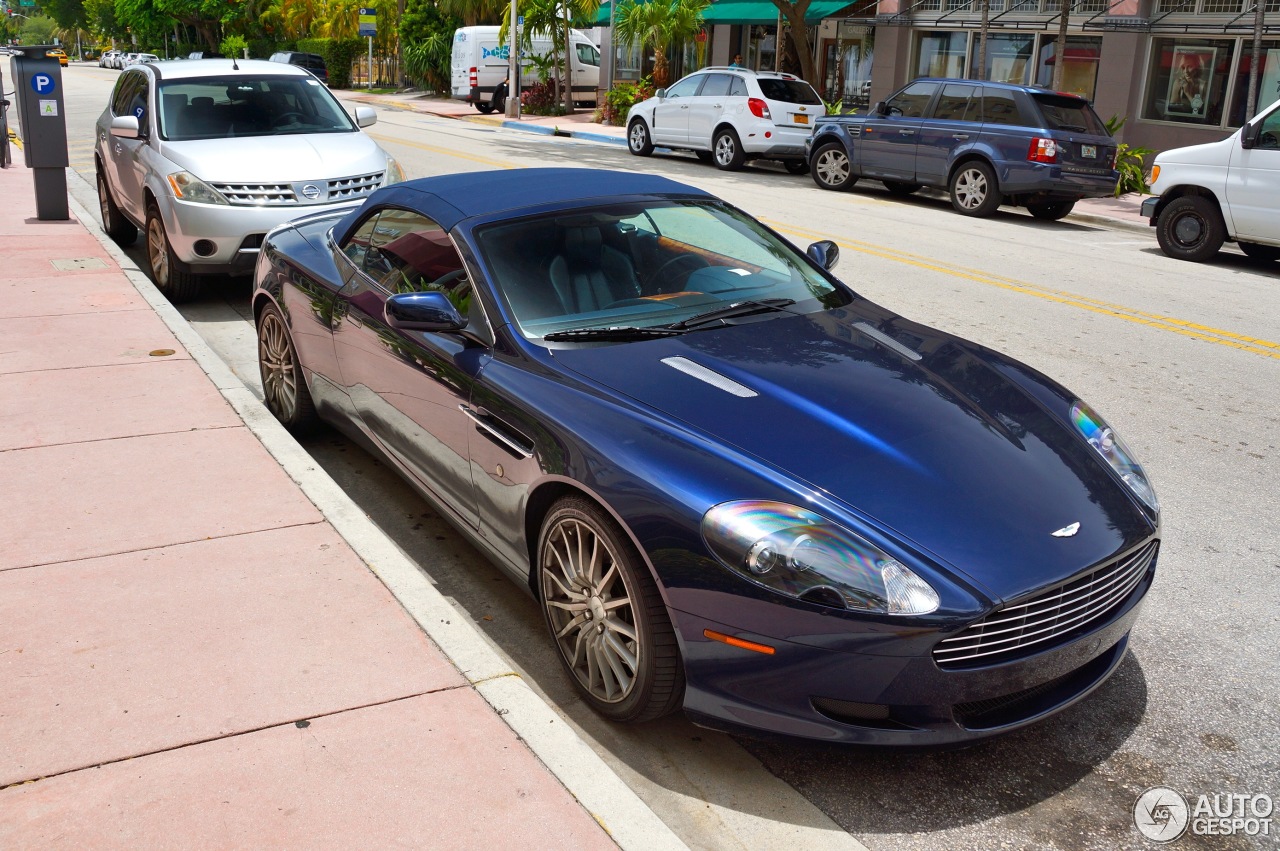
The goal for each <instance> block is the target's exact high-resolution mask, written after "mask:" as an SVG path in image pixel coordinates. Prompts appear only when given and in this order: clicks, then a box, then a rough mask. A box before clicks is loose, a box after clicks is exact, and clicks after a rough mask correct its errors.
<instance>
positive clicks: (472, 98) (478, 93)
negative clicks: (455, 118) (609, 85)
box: [449, 26, 600, 113]
mask: <svg viewBox="0 0 1280 851" xmlns="http://www.w3.org/2000/svg"><path fill="white" fill-rule="evenodd" d="M500 29H501V28H500V27H496V26H489V27H462V28H460V29H458V30H456V31H455V32H454V34H453V56H452V61H451V63H450V81H449V86H450V90H451V94H452V96H453V97H455V98H458V99H459V100H465V101H466V102H467V103H473V104H475V106H476V109H478V110H480V111H481V112H485V113H488V112H493V111H494V110H498V111H502V110H504V109H506V89H505V87H503V86H502V83H503V81H504V80H506V79H507V62H508V60H509V58H510V55H511V54H510V52H509V51H510V48H509V47H508V46H507V45H505V44H502V45H500V44H499V43H498V32H499V30H500ZM533 53H534V54H535V55H537V56H546V55H549V54H550V53H551V37H550V36H544V35H535V36H534V37H533ZM520 59H521V66H522V68H523V71H522V74H521V85H522V86H526V87H527V86H528V85H529V84H530V83H532V82H534V81H536V80H537V75H536V73H535V72H534V71H533V70H532V68H533V66H532V65H531V64H529V63H528V62H527V61H526V59H527V57H525V56H524V55H521V57H520ZM569 59H570V62H571V66H570V71H571V72H572V81H573V99H574V101H575V102H577V103H587V104H594V103H595V102H596V90H597V89H598V87H599V86H600V49H599V48H597V47H596V46H595V45H594V44H592V43H591V39H589V38H587V37H586V36H585V35H584V34H582V33H581V32H579V31H578V30H570V31H569Z"/></svg>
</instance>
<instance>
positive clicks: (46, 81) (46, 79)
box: [31, 74, 55, 95]
mask: <svg viewBox="0 0 1280 851" xmlns="http://www.w3.org/2000/svg"><path fill="white" fill-rule="evenodd" d="M31 88H32V90H34V91H35V93H36V94H38V95H47V94H49V93H50V92H52V91H53V90H54V88H55V86H54V83H53V77H50V76H49V75H48V74H32V75H31Z"/></svg>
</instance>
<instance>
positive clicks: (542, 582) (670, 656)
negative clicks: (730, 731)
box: [537, 497, 684, 721]
mask: <svg viewBox="0 0 1280 851" xmlns="http://www.w3.org/2000/svg"><path fill="white" fill-rule="evenodd" d="M537 571H538V596H539V598H540V599H541V601H542V611H543V615H544V617H545V620H546V623H547V628H548V629H549V630H550V632H551V639H552V641H554V642H555V645H556V648H557V649H558V650H559V651H560V661H561V662H562V663H564V666H565V669H566V670H568V672H569V674H570V675H571V676H572V677H573V679H574V682H575V683H576V684H577V686H578V689H579V690H580V691H581V692H582V694H583V696H584V698H585V699H586V701H587V703H589V704H590V705H591V706H592V707H593V708H594V709H595V710H596V711H597V712H599V713H600V714H601V715H604V716H605V717H607V718H609V719H611V720H614V721H649V720H652V719H654V718H658V717H661V716H663V715H666V714H667V713H669V712H672V711H673V710H675V709H677V708H678V707H679V706H680V703H681V700H682V699H683V696H684V668H683V666H682V665H681V662H680V649H679V645H678V644H677V643H676V636H675V630H674V629H673V628H672V626H671V620H670V618H669V617H668V616H667V609H666V606H665V605H664V604H663V602H662V595H661V594H659V593H658V587H657V585H656V584H655V583H654V581H653V577H652V576H651V575H650V574H649V570H648V568H647V567H646V566H645V564H644V562H643V560H642V559H641V558H640V554H639V553H637V552H636V550H635V548H634V547H633V546H632V544H631V542H630V541H629V540H628V539H627V537H626V535H624V534H623V532H622V530H621V529H619V528H618V526H617V524H616V523H614V522H613V519H612V518H610V517H609V516H608V515H607V514H605V512H604V511H602V510H601V509H600V508H599V507H598V506H597V505H595V504H594V503H592V502H589V501H588V500H585V499H582V498H580V497H566V498H564V499H562V500H560V501H559V502H557V503H556V504H555V505H554V506H552V508H551V511H550V512H549V513H548V514H547V518H546V520H544V521H543V524H542V532H541V534H540V535H539V536H538V563H537Z"/></svg>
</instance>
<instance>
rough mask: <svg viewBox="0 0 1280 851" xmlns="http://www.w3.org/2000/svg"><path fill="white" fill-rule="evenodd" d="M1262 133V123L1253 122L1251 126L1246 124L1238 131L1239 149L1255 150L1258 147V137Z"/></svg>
mask: <svg viewBox="0 0 1280 851" xmlns="http://www.w3.org/2000/svg"><path fill="white" fill-rule="evenodd" d="M1261 133H1262V122H1261V121H1255V122H1253V123H1252V124H1246V125H1245V126H1244V128H1243V129H1242V130H1241V131H1240V147H1242V148H1246V149H1248V148H1256V147H1258V136H1259V134H1261Z"/></svg>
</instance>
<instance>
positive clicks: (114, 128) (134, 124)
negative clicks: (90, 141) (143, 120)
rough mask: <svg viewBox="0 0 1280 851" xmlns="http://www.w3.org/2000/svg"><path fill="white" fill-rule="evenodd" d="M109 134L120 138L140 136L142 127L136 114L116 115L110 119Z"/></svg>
mask: <svg viewBox="0 0 1280 851" xmlns="http://www.w3.org/2000/svg"><path fill="white" fill-rule="evenodd" d="M111 135H112V136H119V137H120V138H121V139H137V138H140V137H141V136H142V128H141V126H140V125H139V124H138V117H137V116H136V115H117V116H116V117H115V118H113V119H111Z"/></svg>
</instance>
